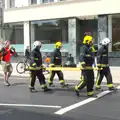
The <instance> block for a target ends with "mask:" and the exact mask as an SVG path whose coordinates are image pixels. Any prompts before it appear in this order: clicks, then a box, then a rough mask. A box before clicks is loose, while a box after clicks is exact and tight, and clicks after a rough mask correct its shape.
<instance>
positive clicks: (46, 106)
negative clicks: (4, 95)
mask: <svg viewBox="0 0 120 120" xmlns="http://www.w3.org/2000/svg"><path fill="white" fill-rule="evenodd" d="M0 106H13V107H37V108H40V107H42V108H61V106H52V105H32V104H6V103H0Z"/></svg>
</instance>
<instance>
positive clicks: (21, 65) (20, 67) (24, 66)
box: [16, 58, 29, 74]
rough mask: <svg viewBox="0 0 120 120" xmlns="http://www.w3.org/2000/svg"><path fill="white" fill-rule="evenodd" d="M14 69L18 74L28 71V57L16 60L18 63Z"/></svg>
mask: <svg viewBox="0 0 120 120" xmlns="http://www.w3.org/2000/svg"><path fill="white" fill-rule="evenodd" d="M16 71H17V72H18V73H19V74H23V73H25V72H26V71H29V59H28V58H25V60H23V61H20V62H18V64H17V65H16Z"/></svg>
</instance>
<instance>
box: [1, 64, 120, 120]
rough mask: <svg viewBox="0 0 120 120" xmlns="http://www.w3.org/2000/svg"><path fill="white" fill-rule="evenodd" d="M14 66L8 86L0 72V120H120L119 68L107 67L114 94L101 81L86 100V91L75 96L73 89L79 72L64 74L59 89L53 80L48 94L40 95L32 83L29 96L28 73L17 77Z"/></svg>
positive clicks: (39, 91)
mask: <svg viewBox="0 0 120 120" xmlns="http://www.w3.org/2000/svg"><path fill="white" fill-rule="evenodd" d="M16 64H17V62H13V68H14V71H13V74H12V76H11V78H10V83H11V86H9V87H6V86H4V84H3V72H2V70H1V71H0V120H21V119H22V120H32V119H34V120H120V112H119V111H120V104H119V101H120V81H119V78H120V74H119V70H120V68H119V67H111V73H112V76H113V80H114V84H115V86H116V87H117V88H118V90H117V91H109V90H108V88H107V86H106V80H105V79H104V81H103V82H102V90H100V91H96V90H95V95H94V96H93V97H87V93H86V88H85V89H83V90H81V92H80V97H76V95H75V92H74V86H75V85H76V84H77V83H78V82H79V78H80V72H71V71H68V72H65V71H64V77H65V80H66V83H68V84H70V85H71V86H69V88H61V87H60V84H59V81H58V79H57V77H56V78H55V80H54V84H55V87H53V88H51V89H52V90H51V91H49V92H43V90H42V89H41V88H40V85H39V82H38V80H36V85H35V88H36V90H37V92H36V93H31V92H30V91H29V89H28V85H29V73H28V72H26V73H24V74H18V73H17V72H16V69H15V68H16ZM95 75H96V72H95ZM45 77H46V79H47V77H48V75H45Z"/></svg>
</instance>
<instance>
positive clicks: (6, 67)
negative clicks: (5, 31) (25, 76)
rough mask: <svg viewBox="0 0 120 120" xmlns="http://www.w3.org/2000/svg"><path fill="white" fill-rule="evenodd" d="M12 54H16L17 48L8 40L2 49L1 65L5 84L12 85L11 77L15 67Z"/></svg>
mask: <svg viewBox="0 0 120 120" xmlns="http://www.w3.org/2000/svg"><path fill="white" fill-rule="evenodd" d="M11 54H12V55H14V54H15V49H14V48H13V47H11V46H10V41H9V40H6V41H5V42H4V46H3V48H2V49H1V65H2V68H3V72H4V85H5V86H10V83H9V77H10V76H11V74H12V71H13V67H12V64H11V61H10V60H11Z"/></svg>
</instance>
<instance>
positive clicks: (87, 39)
mask: <svg viewBox="0 0 120 120" xmlns="http://www.w3.org/2000/svg"><path fill="white" fill-rule="evenodd" d="M92 41H93V37H92V36H89V35H87V36H85V37H84V39H83V43H84V44H90V42H92Z"/></svg>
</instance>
